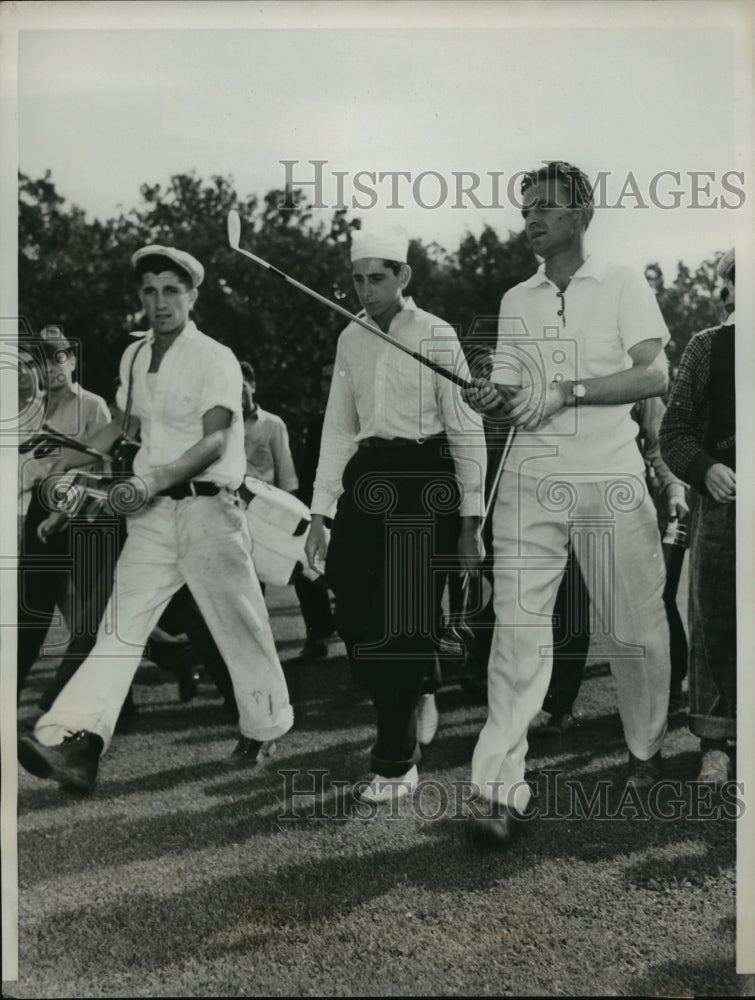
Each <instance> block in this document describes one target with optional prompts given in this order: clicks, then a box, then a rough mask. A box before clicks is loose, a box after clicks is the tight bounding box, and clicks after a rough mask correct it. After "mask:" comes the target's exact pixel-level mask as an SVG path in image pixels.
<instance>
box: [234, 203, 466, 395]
mask: <svg viewBox="0 0 755 1000" xmlns="http://www.w3.org/2000/svg"><path fill="white" fill-rule="evenodd" d="M240 239H241V218H240V216H239V213H238V212H237V211H235V209H231V211H230V212H229V213H228V242H229V244H230V246H231V249H232V250H236V251H237V252H238V253H241V254H243V255H244V256H245V257H248V258H249V260H252V261H254V263H255V264H259V266H260V267H264V268H265V270H266V271H271V272H272V273H273V274H275V275H277V276H278V277H279V278H282V279H283V280H284V281H285V282H286V283H287V284H289V285H293V287H294V288H298V289H299V291H301V292H304V293H305V294H306V295H310V296H311V297H312V298H313V299H316V300H317V301H318V302H320V303H322V305H324V306H327V307H328V308H330V309H332V310H333V311H334V312H337V313H339V314H340V315H341V316H343V317H344V318H345V319H348V320H350V322H352V323H358V324H359V326H361V327H364V329H365V330H369V332H370V333H374V334H375V335H376V336H378V337H380V338H381V339H382V340H385V341H386V342H387V343H389V344H393V346H394V347H397V348H398V349H399V351H403V352H404V354H408V355H409V357H411V358H414V360H415V361H419V363H420V364H423V365H426V366H427V367H428V368H432V370H433V371H434V372H436V373H437V374H438V375H441V376H442V377H443V378H447V379H449V380H450V381H451V382H455V383H456V385H459V386H461V387H462V388H463V389H471V388H473V384H472V383H471V382H469V381H467V379H464V378H462V377H461V376H460V375H457V374H456V373H455V372H451V371H449V370H448V369H447V368H444V367H443V366H442V365H439V364H436V362H434V361H431V360H430V358H426V357H424V355H422V354H418V353H417V351H413V350H412V349H411V348H410V347H406V346H405V345H404V344H402V343H401V342H400V341H398V340H395V339H394V338H393V337H391V336H390V335H389V334H387V333H384V332H383V331H382V330H381V329H380V327H378V326H375V325H374V324H373V323H368V322H367V320H365V319H361V318H360V317H359V316H355V315H354V314H353V313H350V312H349V311H348V309H344V308H343V307H342V306H339V305H337V303H335V302H331V301H330V299H326V298H325V296H324V295H320V294H319V293H318V292H315V291H313V290H312V289H311V288H308V287H307V286H306V285H303V284H302V283H301V282H300V281H297V280H296V279H295V278H291V277H289V276H288V275H287V274H284V273H283V271H279V270H278V268H277V267H273V265H272V264H269V263H268V262H267V261H266V260H263V259H262V258H261V257H258V256H257V255H256V254H253V253H251V252H250V251H249V250H244V249H243V248H242V247H241V246H239V241H240Z"/></svg>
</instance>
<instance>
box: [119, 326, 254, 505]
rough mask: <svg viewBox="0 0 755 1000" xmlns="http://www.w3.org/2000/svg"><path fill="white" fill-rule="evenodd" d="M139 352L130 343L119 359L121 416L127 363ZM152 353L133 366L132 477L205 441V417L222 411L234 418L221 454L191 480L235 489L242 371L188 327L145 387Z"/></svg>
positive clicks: (240, 451) (242, 461) (150, 335)
mask: <svg viewBox="0 0 755 1000" xmlns="http://www.w3.org/2000/svg"><path fill="white" fill-rule="evenodd" d="M138 336H139V337H141V336H142V335H141V334H138ZM146 340H147V344H148V345H149V346H150V347H151V344H152V342H153V341H154V332H153V331H152V330H148V331H147V334H146ZM138 348H139V342H137V343H134V344H130V345H129V346H128V347H127V348H126V350H125V351H124V353H123V357H122V358H121V367H120V378H121V384H120V387H119V389H118V395H117V397H116V401H117V403H118V407H119V409H120V410H122V411H123V410H125V409H126V394H127V390H128V384H129V372H130V369H131V361H132V359H133V357H134V354H135V352H136V351H137V350H138ZM151 353H152V352H151V350H148V349H147V348H146V347H145V348H144V349H142V350H140V351H139V353H138V355H137V356H136V360H135V361H134V371H133V390H132V392H133V395H132V403H131V413H132V415H133V416H135V417H138V418H139V421H140V425H141V439H142V446H141V448H140V449H139V452H138V454H137V456H136V458H135V459H134V473H135V474H136V475H142V476H143V475H144V474H145V473H147V472H148V471H149V470H150V469H154V468H156V467H157V466H160V465H166V464H167V463H169V462H173V461H175V460H176V459H177V458H179V457H180V456H181V455H182V454H183V453H184V452H185V451H186V450H187V449H189V448H191V446H192V445H195V444H197V442H198V441H200V440H201V439H202V438H203V437H204V429H203V426H202V417H203V416H204V415H205V413H207V412H208V410H211V409H212V408H213V407H215V406H222V407H224V408H225V409H227V410H230V411H231V412H232V414H233V417H232V420H231V426H230V429H229V432H228V442H227V445H226V449H225V452H224V454H223V455H222V456H221V458H219V459H218V460H217V462H214V463H213V464H212V465H210V466H209V467H208V468H207V469H205V470H204V472H202V473H200V474H199V475H197V476H195V477H194V478H195V479H202V480H210V481H211V482H214V483H216V484H217V485H218V486H227V487H229V488H231V489H236V488H237V487H238V486H240V485H241V481H242V479H243V478H244V473H245V471H246V455H245V454H244V425H243V420H242V416H241V384H242V378H241V367H240V366H239V363H238V361H237V360H236V357H235V355H234V354H233V351H231V350H230V348H228V347H225V346H224V345H223V344H220V343H218V341H217V340H213V339H212V337H207V336H206V335H205V334H204V333H202V332H201V331H199V330H198V329H197V327H196V325H195V324H194V323H193V322H189V323H187V324H186V326H185V327H184V329H183V330H182V331H181V333H180V334H179V336H178V337H176V339H175V340H174V341H173V343H172V344H171V345H170V347H169V348H168V350H167V351H166V352H165V356H164V357H163V359H162V361H161V362H160V368H159V370H158V371H157V372H155V373H153V374H152V375H151V376H150V385H149V386H148V384H147V381H148V380H147V369H148V368H149V365H150V356H151Z"/></svg>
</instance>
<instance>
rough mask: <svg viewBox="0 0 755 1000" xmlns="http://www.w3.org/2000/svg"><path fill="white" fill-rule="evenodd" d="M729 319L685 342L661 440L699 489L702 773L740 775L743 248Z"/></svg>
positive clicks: (714, 780) (693, 596)
mask: <svg viewBox="0 0 755 1000" xmlns="http://www.w3.org/2000/svg"><path fill="white" fill-rule="evenodd" d="M716 270H717V273H718V277H719V278H720V279H721V281H722V283H723V284H722V288H721V301H722V302H723V303H724V308H725V309H726V312H727V317H726V319H725V320H724V322H723V324H722V325H721V326H718V327H714V328H713V329H711V330H702V331H701V332H700V333H697V334H695V336H694V337H693V338H692V339H691V340H690V342H689V344H687V347H686V348H685V350H684V354H683V355H682V360H681V362H680V364H679V370H678V372H677V375H676V379H675V380H674V386H673V389H672V391H671V398H670V399H669V405H668V409H667V410H666V413H665V415H664V418H663V422H662V423H661V431H660V442H661V451H662V454H663V457H664V459H665V460H666V462H668V464H669V466H670V467H671V469H672V470H673V471H674V472H675V473H676V474H677V475H678V476H680V477H681V478H682V479H684V480H685V481H686V482H688V483H689V484H690V485H691V486H692V487H693V489H694V490H695V491H696V493H697V498H696V503H695V504H694V507H693V513H692V525H691V533H690V553H689V555H690V559H689V602H688V605H687V608H688V618H689V671H688V677H689V728H690V731H691V732H692V733H694V734H695V736H697V737H698V738H699V740H700V751H701V754H702V764H701V768H700V773H699V775H698V779H697V780H698V781H704V782H706V783H710V784H712V785H714V786H716V787H719V788H720V787H721V785H723V784H724V783H725V782H726V781H728V780H729V778H731V777H732V760H731V754H730V747H729V743H730V742H731V741H734V740H735V739H736V735H737V579H736V518H737V510H736V506H737V505H736V496H737V475H736V471H735V469H736V412H735V411H736V406H735V392H734V388H735V386H734V382H735V377H734V349H735V334H734V329H735V326H734V296H735V283H734V279H735V267H734V251H733V250H728V251H727V252H726V253H725V254H724V255H723V256H722V257H721V260H720V261H719V262H718V266H717V269H716Z"/></svg>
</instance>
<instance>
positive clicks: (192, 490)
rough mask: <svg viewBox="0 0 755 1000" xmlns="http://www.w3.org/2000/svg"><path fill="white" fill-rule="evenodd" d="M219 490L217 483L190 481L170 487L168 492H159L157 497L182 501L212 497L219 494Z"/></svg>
mask: <svg viewBox="0 0 755 1000" xmlns="http://www.w3.org/2000/svg"><path fill="white" fill-rule="evenodd" d="M221 488H222V487H220V486H218V484H217V483H210V482H205V481H203V480H201V479H199V480H194V479H192V480H191V481H190V482H188V483H179V484H178V485H177V486H171V488H170V489H169V490H161V491H160V493H158V494H157V495H158V496H159V497H170V499H171V500H184V499H186V497H214V496H217V495H218V493H220V490H221Z"/></svg>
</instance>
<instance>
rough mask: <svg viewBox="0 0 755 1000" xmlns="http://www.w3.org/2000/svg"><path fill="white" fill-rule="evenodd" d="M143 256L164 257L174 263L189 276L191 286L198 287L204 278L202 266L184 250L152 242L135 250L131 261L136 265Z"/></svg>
mask: <svg viewBox="0 0 755 1000" xmlns="http://www.w3.org/2000/svg"><path fill="white" fill-rule="evenodd" d="M143 257H165V258H166V259H167V260H169V261H170V262H171V263H172V264H176V265H177V266H178V267H179V268H180V269H181V270H182V271H185V272H186V273H187V274H188V276H189V278H191V287H192V288H199V286H200V285H201V284H202V281H203V280H204V268H203V267H202V265H201V264H200V263H199V261H198V260H197V258H196V257H192V255H191V254H190V253H186V252H185V251H184V250H175V249H174V248H173V247H163V246H159V245H158V244H157V243H153V244H152V245H151V246H148V247H142V249H141V250H137V251H136V253H135V254H134V255H133V256H132V258H131V263H132V264H133V265H134V267H136V265H137V264H138V263H139V261H140V260H141V259H142V258H143Z"/></svg>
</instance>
